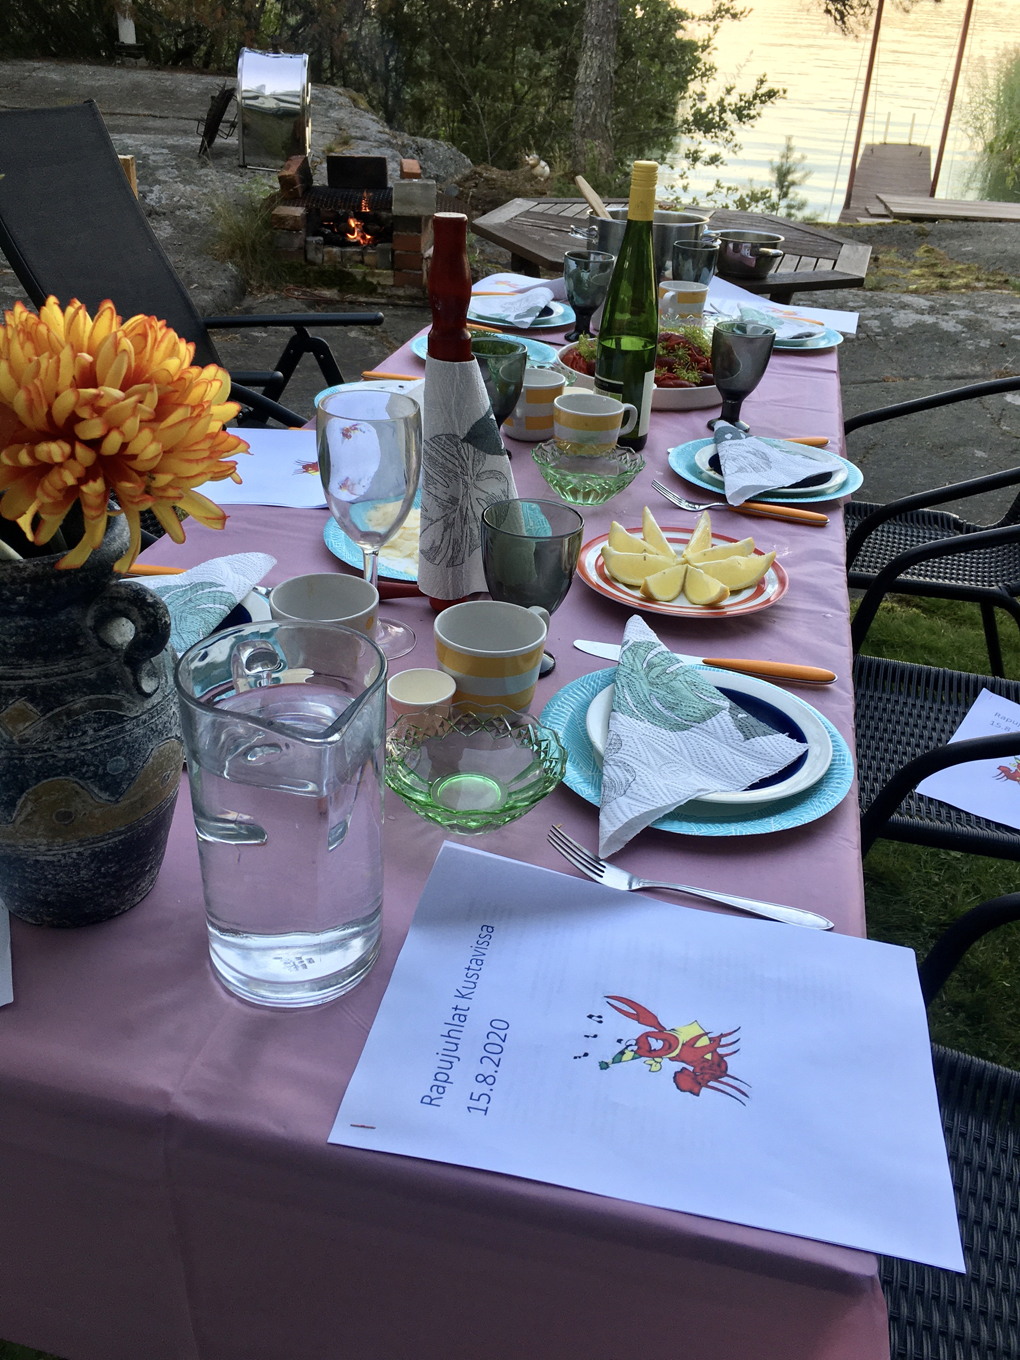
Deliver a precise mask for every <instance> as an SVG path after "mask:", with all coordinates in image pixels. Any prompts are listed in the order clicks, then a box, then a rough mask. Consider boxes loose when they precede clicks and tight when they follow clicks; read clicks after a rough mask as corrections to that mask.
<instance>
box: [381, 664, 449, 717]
mask: <svg viewBox="0 0 1020 1360" xmlns="http://www.w3.org/2000/svg"><path fill="white" fill-rule="evenodd" d="M456 688H457V682H456V680H454V678H453V676H452V675H448V674H447V673H446V671H434V670H426V669H425V668H424V667H416V668H415V669H413V670H408V671H400V672H399V674H397V675H392V676H390V679H389V681H388V682H387V685H386V697H387V698H388V699H389V701H390V708H391V709H392V710H393V716H394V718H403V717H407V716H408V715H409V714H433V713H437V714H443V715H445V714H447V713H449V711H450V704H451V703H452V702H453V693H454V690H455V689H456Z"/></svg>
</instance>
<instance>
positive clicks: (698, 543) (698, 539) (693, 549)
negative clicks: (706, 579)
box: [684, 510, 712, 562]
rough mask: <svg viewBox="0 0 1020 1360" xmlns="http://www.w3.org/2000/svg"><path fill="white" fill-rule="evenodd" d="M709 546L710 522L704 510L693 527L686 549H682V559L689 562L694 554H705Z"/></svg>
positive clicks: (710, 541)
mask: <svg viewBox="0 0 1020 1360" xmlns="http://www.w3.org/2000/svg"><path fill="white" fill-rule="evenodd" d="M711 546H712V520H711V518H710V516H709V513H708V511H707V510H706V511H705V512H704V514H703V515H702V516H701V518H700V519H699V520H698V522H697V524H696V525H695V526H694V533H693V534H691V537H690V540H689V542H688V544H687V547H686V548H685V549H684V557H686V558H687V560H688V562H689V561H690V560H691V558H692V557H693V556H694V554H695V553H700V552H705V551H706V550H707V549H708V548H711Z"/></svg>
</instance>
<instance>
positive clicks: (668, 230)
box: [572, 207, 708, 279]
mask: <svg viewBox="0 0 1020 1360" xmlns="http://www.w3.org/2000/svg"><path fill="white" fill-rule="evenodd" d="M608 211H609V217H608V218H606V217H596V216H595V214H594V213H589V214H588V217H587V218H586V220H585V223H584V226H583V227H581V228H575V229H574V231H573V233H572V234H573V235H574V236H577V237H580V238H581V239H582V240H584V241H587V242H588V245H589V249H591V250H607V251H608V252H609V253H610V255H619V253H620V247H621V246H622V245H623V233H624V232H625V231H626V229H627V209H626V208H622V207H621V208H610V209H609V210H608ZM707 228H708V218H707V217H705V216H704V214H702V213H693V212H667V211H666V210H665V209H664V208H656V210H655V212H654V213H653V214H652V248H653V250H654V251H655V275H656V278H659V279H661V278H662V276H663V274H665V272H666V266H667V265H668V264H670V262H671V261H672V258H673V242H674V241H697V240H700V238H701V236H702V233H703V232H704V231H706V229H707Z"/></svg>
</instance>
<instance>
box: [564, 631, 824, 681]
mask: <svg viewBox="0 0 1020 1360" xmlns="http://www.w3.org/2000/svg"><path fill="white" fill-rule="evenodd" d="M574 646H575V647H576V648H577V650H578V651H579V652H587V653H588V655H589V656H600V657H602V658H603V659H604V660H605V661H619V659H620V646H619V643H616V642H589V641H587V640H586V639H584V638H579V639H575V640H574ZM673 655H674V656H675V657H677V658H678V659H679V660H680V661H685V662H686V663H687V664H688V665H696V666H715V667H717V668H718V669H719V670H721V671H739V672H740V674H741V675H758V676H762V677H763V678H765V679H766V680H790V681H792V682H793V683H794V684H799V685H831V684H832V683H833V681H834V680H835V679H836V672H835V671H827V670H824V669H823V668H822V667H821V666H797V665H795V664H794V663H793V662H792V661H745V660H742V659H740V658H734V657H721V656H688V655H687V654H686V653H684V652H674V653H673Z"/></svg>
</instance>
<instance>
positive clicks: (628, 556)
mask: <svg viewBox="0 0 1020 1360" xmlns="http://www.w3.org/2000/svg"><path fill="white" fill-rule="evenodd" d="M602 560H603V562H605V564H606V570H607V571H608V572H609V574H610V576H612V577H613V579H614V580H616V581H620V582H621V583H622V584H623V585H625V586H639V585H640V584H641V582H642V581H643V580H644V579H645V577H646V576H654V575H655V573H656V572H657V571H665V570H666V568H667V567H673V566H676V559H675V558H673V557H659V556H657V555H656V554H655V553H629V552H628V553H621V552H615V551H614V550H613V549H612V548H611V547H610V546H609V544H608V543H607V544H605V545H604V546H603V548H602Z"/></svg>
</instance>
